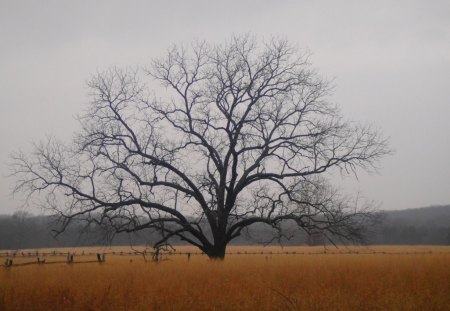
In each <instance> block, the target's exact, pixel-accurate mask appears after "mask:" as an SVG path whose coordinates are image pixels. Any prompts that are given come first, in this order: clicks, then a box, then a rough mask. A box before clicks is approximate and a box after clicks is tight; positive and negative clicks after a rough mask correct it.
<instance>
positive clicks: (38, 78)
mask: <svg viewBox="0 0 450 311" xmlns="http://www.w3.org/2000/svg"><path fill="white" fill-rule="evenodd" d="M246 32H251V33H253V34H255V35H257V36H260V37H268V36H270V35H281V36H284V37H286V38H288V39H289V40H290V41H291V42H293V43H295V44H297V45H298V46H299V47H301V48H305V49H308V50H309V51H311V52H313V56H312V58H311V61H312V63H313V65H314V67H315V68H317V69H318V70H319V71H320V72H321V73H322V74H323V75H324V76H326V77H329V78H334V79H335V80H334V81H335V85H336V91H335V94H334V96H333V101H334V102H335V103H337V104H338V105H339V106H340V107H342V110H343V113H344V115H345V116H346V117H348V118H349V119H352V120H358V121H361V122H365V123H371V124H373V125H375V126H377V127H379V128H381V129H382V131H383V133H384V134H385V135H386V136H388V137H390V142H391V146H392V147H393V148H394V149H395V151H396V153H395V155H394V156H391V157H387V158H385V159H384V160H383V161H382V162H381V163H380V167H381V171H380V174H379V175H372V176H367V175H366V174H360V175H359V180H358V181H355V180H354V179H349V178H346V179H345V180H344V181H343V182H342V187H343V188H344V189H345V190H346V191H350V192H355V191H362V193H363V194H364V195H365V196H366V197H368V198H370V199H373V200H375V201H377V202H380V203H381V204H382V205H381V206H382V208H383V209H404V208H412V207H420V206H428V205H431V204H448V203H450V1H448V0H444V1H425V0H423V1H411V0H408V1H398V0H397V1H281V0H279V1H244V0H240V1H234V0H228V1H181V0H180V1H111V0H110V1H61V0H57V1H20V0H17V1H7V0H0V94H1V96H0V214H4V213H12V212H14V211H15V208H17V207H18V206H19V205H20V204H21V201H20V200H19V198H14V199H13V198H11V196H10V190H11V187H12V184H13V180H12V179H10V178H6V175H8V173H9V171H8V170H9V169H8V165H7V162H8V157H9V154H10V153H11V152H13V151H15V150H17V149H19V148H21V149H23V150H27V149H29V146H30V143H31V142H32V141H35V140H39V139H42V138H45V135H55V136H57V137H58V138H61V139H70V137H71V135H72V133H73V132H74V131H76V129H77V122H76V120H75V118H74V116H75V115H76V114H78V113H80V112H81V111H82V110H83V109H84V107H85V104H86V102H87V101H88V97H87V95H86V91H87V89H86V86H85V82H86V80H87V79H88V78H89V77H90V75H91V74H93V73H95V72H96V71H97V70H101V69H106V68H107V67H109V66H111V65H118V66H134V65H147V64H149V62H150V59H151V58H152V57H155V56H161V55H162V54H163V53H164V51H165V50H166V48H167V47H168V46H169V45H170V44H171V43H179V42H189V41H191V40H192V39H195V38H200V39H206V40H210V41H215V42H221V41H223V40H225V39H228V38H229V37H230V35H231V34H233V33H235V34H239V33H246Z"/></svg>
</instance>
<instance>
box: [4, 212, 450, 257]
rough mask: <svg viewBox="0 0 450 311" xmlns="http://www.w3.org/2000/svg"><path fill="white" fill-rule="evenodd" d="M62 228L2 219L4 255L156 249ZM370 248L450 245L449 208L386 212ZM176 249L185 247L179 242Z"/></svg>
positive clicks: (125, 237)
mask: <svg viewBox="0 0 450 311" xmlns="http://www.w3.org/2000/svg"><path fill="white" fill-rule="evenodd" d="M54 228H58V224H57V223H55V219H54V218H53V217H51V216H33V215H30V214H27V213H23V212H18V213H16V214H14V215H12V216H0V249H26V248H43V247H49V248H50V247H76V246H93V245H105V244H110V245H142V244H149V245H151V244H152V242H153V241H155V240H156V239H157V236H156V233H152V232H150V231H141V232H138V233H133V234H125V233H122V234H118V235H115V236H114V237H112V236H111V233H110V232H107V231H105V230H104V229H102V228H98V227H94V226H87V227H86V226H85V225H84V224H82V223H74V224H71V225H69V226H68V228H67V229H66V230H65V231H64V233H62V234H60V235H58V236H57V237H56V238H55V233H54V232H53V231H52V229H54ZM286 232H287V237H289V239H286V238H283V239H282V240H281V241H282V243H283V244H284V245H318V244H323V243H327V241H326V240H325V239H324V238H323V237H322V236H321V235H315V236H308V235H307V234H306V233H304V232H303V231H301V230H298V229H292V230H289V228H287V230H286ZM272 238H273V232H271V231H270V229H269V228H267V227H265V226H261V225H259V226H253V227H251V228H250V229H249V231H248V232H247V234H243V235H242V236H241V237H239V238H238V239H236V240H234V241H233V242H232V244H247V245H248V244H260V243H269V242H271V243H278V240H272ZM367 241H368V243H369V244H384V245H389V244H403V245H450V205H447V206H432V207H424V208H417V209H407V210H398V211H385V212H383V217H382V221H381V222H380V224H378V225H377V226H375V227H372V228H370V232H369V233H368V235H367ZM175 244H181V241H180V242H177V241H175Z"/></svg>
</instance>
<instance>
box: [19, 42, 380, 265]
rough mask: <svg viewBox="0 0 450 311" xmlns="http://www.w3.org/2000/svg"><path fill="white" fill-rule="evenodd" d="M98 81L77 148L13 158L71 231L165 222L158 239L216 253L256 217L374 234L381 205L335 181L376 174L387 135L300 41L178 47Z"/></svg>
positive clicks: (25, 183)
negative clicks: (353, 107)
mask: <svg viewBox="0 0 450 311" xmlns="http://www.w3.org/2000/svg"><path fill="white" fill-rule="evenodd" d="M147 78H150V79H151V80H152V81H153V82H154V81H159V82H160V83H161V84H162V85H163V86H164V87H165V89H161V90H160V92H162V94H163V95H162V94H161V93H160V94H158V96H157V95H155V94H153V93H151V92H150V90H149V86H148V85H149V84H148V83H147V84H146V83H145V81H146V79H147ZM88 85H89V87H90V98H91V102H90V106H89V107H88V109H87V111H86V113H85V114H84V115H83V116H82V117H80V124H81V130H80V132H79V133H78V134H77V136H76V138H75V139H74V140H73V141H72V142H70V143H69V144H64V143H61V142H57V141H56V140H54V139H51V140H49V141H47V142H45V143H40V144H36V146H35V149H34V152H33V153H32V154H30V155H27V154H23V153H17V154H15V155H14V156H13V158H14V172H15V174H16V176H18V182H17V187H16V190H17V191H25V192H27V193H28V194H30V195H32V194H37V193H39V194H41V196H40V197H41V198H42V197H43V198H45V200H44V204H45V206H46V207H47V208H51V209H53V210H54V211H55V212H56V213H58V214H59V215H60V216H61V219H62V220H63V223H62V228H61V230H63V229H64V227H65V225H66V224H67V223H68V222H69V221H71V220H73V219H85V220H87V221H94V222H96V223H98V224H104V225H107V226H108V227H110V228H114V230H116V231H118V232H122V231H129V232H132V231H138V230H141V229H148V228H152V229H155V230H157V231H158V232H159V233H160V236H161V239H160V241H158V243H157V244H158V245H161V244H163V243H167V242H170V240H171V239H172V238H178V239H182V240H184V241H187V242H189V243H191V244H193V245H195V246H197V247H199V248H200V249H201V250H202V251H204V252H205V253H206V254H207V255H208V256H210V257H211V258H223V257H224V255H225V249H226V245H227V244H228V243H229V242H230V241H231V240H233V239H234V238H235V237H237V236H239V235H240V234H241V233H242V232H243V230H245V229H246V228H248V227H249V226H250V225H252V224H255V223H264V224H266V225H269V226H272V227H273V228H274V229H275V230H274V232H277V233H278V234H282V233H283V228H284V227H285V226H283V225H282V224H283V223H284V222H290V223H291V224H295V225H297V226H298V227H299V228H302V229H303V230H305V231H307V232H308V233H315V232H321V233H322V234H324V235H325V236H326V237H328V238H330V239H331V240H334V239H336V238H344V239H350V240H359V239H361V238H362V235H361V233H362V231H361V230H362V229H363V223H364V222H365V221H366V220H367V218H370V217H371V216H372V215H373V214H372V212H371V211H370V210H369V209H367V208H366V206H364V205H363V206H359V205H358V204H355V202H354V201H349V200H347V199H345V197H344V196H342V195H340V194H339V193H338V192H337V191H336V190H334V189H333V188H332V187H331V186H330V185H329V183H328V182H327V180H326V178H325V177H326V176H327V175H328V174H327V172H328V171H330V170H332V169H340V170H342V171H343V172H344V173H352V172H356V170H357V169H360V168H361V169H364V170H372V169H373V168H374V165H375V164H376V162H377V161H378V160H379V159H380V158H381V157H382V156H384V155H386V154H387V153H389V148H388V146H387V143H386V140H385V139H384V138H383V137H381V136H380V134H379V133H378V132H377V131H376V130H373V129H372V128H371V127H368V126H362V125H359V124H355V123H351V122H347V121H345V120H343V118H342V116H341V114H340V111H339V109H338V108H337V107H335V106H334V105H332V104H330V102H329V99H328V97H329V95H330V94H329V93H330V87H329V85H328V83H327V82H326V81H325V80H324V79H322V78H321V77H319V76H318V74H317V73H316V72H315V71H314V70H313V69H312V68H311V66H310V64H309V63H308V58H307V55H305V54H302V53H300V52H299V51H298V50H297V49H295V48H293V47H292V46H291V45H290V44H289V43H288V42H287V41H285V40H279V39H272V40H269V41H268V42H264V43H259V44H258V42H257V41H256V40H254V39H252V38H250V37H248V36H240V37H234V38H232V39H231V40H230V41H229V42H227V43H225V44H222V45H211V44H207V43H204V42H203V43H193V44H191V45H190V46H189V47H185V46H174V47H172V48H171V49H170V50H169V51H168V52H167V55H166V57H165V58H162V59H157V60H154V61H153V62H152V66H151V67H150V68H148V69H146V70H122V69H118V68H112V69H110V70H107V71H105V72H102V73H99V74H97V75H95V76H94V77H93V78H92V80H91V81H90V82H89V84H88ZM42 195H43V196H42Z"/></svg>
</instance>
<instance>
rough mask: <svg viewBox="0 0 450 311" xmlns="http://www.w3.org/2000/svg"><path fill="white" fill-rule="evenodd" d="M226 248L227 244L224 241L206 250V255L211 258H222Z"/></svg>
mask: <svg viewBox="0 0 450 311" xmlns="http://www.w3.org/2000/svg"><path fill="white" fill-rule="evenodd" d="M226 248H227V245H226V244H225V243H220V244H216V245H214V246H212V247H211V248H210V249H208V250H206V255H208V257H209V259H211V260H224V259H225V250H226Z"/></svg>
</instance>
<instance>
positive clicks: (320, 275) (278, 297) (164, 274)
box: [0, 246, 450, 310]
mask: <svg viewBox="0 0 450 311" xmlns="http://www.w3.org/2000/svg"><path fill="white" fill-rule="evenodd" d="M136 248H137V246H136V247H134V249H136ZM175 248H176V250H177V252H184V253H187V252H192V253H194V252H195V251H196V249H195V248H192V247H187V246H177V247H175ZM47 250H50V251H51V250H53V249H47ZM55 250H56V249H55ZM57 250H58V251H61V252H63V251H64V250H66V251H70V252H71V253H75V254H81V253H82V252H83V251H84V254H85V255H84V256H81V255H80V256H77V255H76V256H75V262H76V261H77V260H79V261H83V260H90V259H94V257H93V256H92V255H88V254H89V253H92V254H94V253H96V252H99V253H100V252H101V250H104V251H105V252H106V251H111V252H115V253H116V254H120V252H121V251H122V252H123V254H122V255H108V256H107V259H106V262H104V263H101V264H99V263H88V264H79V265H78V264H72V265H71V264H65V263H61V264H54V265H28V266H17V267H14V266H13V267H10V268H2V269H1V270H0V310H449V309H450V282H449V280H450V269H449V266H450V247H449V246H364V247H357V246H351V247H339V248H338V249H336V248H334V247H327V248H326V250H325V251H326V252H325V253H324V247H306V246H301V247H291V246H288V247H283V248H280V247H274V246H269V247H258V246H230V247H229V248H228V249H227V251H228V252H229V253H233V255H230V254H229V255H227V256H226V258H225V260H224V261H219V262H217V261H211V260H208V258H207V256H204V255H203V256H200V255H198V256H191V257H190V260H188V259H187V256H185V255H183V256H175V255H172V256H163V259H165V260H162V261H160V262H158V263H153V262H151V260H148V261H147V262H145V261H144V259H143V258H142V257H140V256H136V255H128V254H125V252H126V251H127V250H130V251H132V249H131V248H130V247H112V248H103V247H100V248H98V247H94V248H76V249H75V248H60V249H57ZM30 251H33V250H30ZM40 251H41V252H43V251H44V249H40ZM261 251H263V252H264V254H263V255H261V254H259V255H255V254H250V253H256V252H261ZM0 252H1V253H3V252H4V251H0ZM245 252H247V254H245ZM266 252H272V254H266ZM286 252H288V253H289V254H286ZM52 258H53V257H52V256H49V257H47V258H46V260H48V261H49V262H51V261H52V260H54V259H52ZM32 259H33V258H29V257H24V258H15V261H16V262H26V261H31V260H32Z"/></svg>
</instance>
